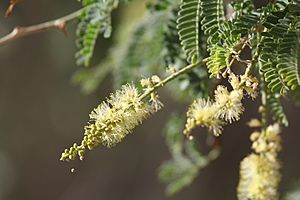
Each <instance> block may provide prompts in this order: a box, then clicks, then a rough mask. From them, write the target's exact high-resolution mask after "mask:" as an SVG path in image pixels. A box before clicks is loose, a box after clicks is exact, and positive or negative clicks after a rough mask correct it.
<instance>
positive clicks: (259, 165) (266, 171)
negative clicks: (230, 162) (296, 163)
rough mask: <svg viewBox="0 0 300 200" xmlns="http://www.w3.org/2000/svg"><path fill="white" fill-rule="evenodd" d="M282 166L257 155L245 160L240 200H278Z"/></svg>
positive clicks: (241, 166)
mask: <svg viewBox="0 0 300 200" xmlns="http://www.w3.org/2000/svg"><path fill="white" fill-rule="evenodd" d="M279 168H280V164H279V163H278V161H277V160H276V159H275V160H273V161H271V160H269V159H267V158H265V157H263V156H260V155H256V154H251V155H249V156H247V157H246V158H244V159H243V160H242V162H241V165H240V182H239V185H238V189H237V190H238V199H239V200H246V199H247V200H266V199H270V200H277V199H278V190H277V187H278V184H279V181H280V178H281V175H280V173H279Z"/></svg>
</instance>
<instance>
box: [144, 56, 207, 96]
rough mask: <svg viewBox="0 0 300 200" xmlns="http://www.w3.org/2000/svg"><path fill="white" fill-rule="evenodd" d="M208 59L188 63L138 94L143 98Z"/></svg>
mask: <svg viewBox="0 0 300 200" xmlns="http://www.w3.org/2000/svg"><path fill="white" fill-rule="evenodd" d="M207 61H208V58H205V59H203V60H202V61H199V62H196V63H194V64H190V65H188V66H186V67H184V68H182V69H180V70H179V71H177V72H175V73H173V74H171V75H170V76H168V77H167V78H165V79H164V80H162V81H161V82H159V83H157V84H156V85H154V86H153V87H151V88H150V89H148V90H146V91H145V93H143V94H142V95H141V96H140V99H144V98H146V97H147V96H149V95H150V94H152V93H153V92H155V91H156V90H157V89H159V88H161V87H162V86H164V85H165V84H166V83H168V82H170V81H172V80H174V79H175V78H177V77H178V76H180V75H182V74H185V73H187V72H189V71H191V70H192V69H194V68H196V67H198V66H200V65H203V64H205V63H206V62H207Z"/></svg>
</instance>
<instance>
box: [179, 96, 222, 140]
mask: <svg viewBox="0 0 300 200" xmlns="http://www.w3.org/2000/svg"><path fill="white" fill-rule="evenodd" d="M217 112H218V107H217V106H216V104H214V103H212V102H211V101H210V100H205V99H198V100H196V101H194V103H193V104H192V105H191V106H190V108H189V110H188V112H187V123H186V125H185V130H184V134H185V135H189V134H190V132H191V131H192V129H193V128H195V127H196V126H203V127H207V128H208V129H209V130H211V131H212V132H213V134H214V135H220V134H221V133H222V125H223V122H222V121H221V120H220V119H219V118H218V115H217Z"/></svg>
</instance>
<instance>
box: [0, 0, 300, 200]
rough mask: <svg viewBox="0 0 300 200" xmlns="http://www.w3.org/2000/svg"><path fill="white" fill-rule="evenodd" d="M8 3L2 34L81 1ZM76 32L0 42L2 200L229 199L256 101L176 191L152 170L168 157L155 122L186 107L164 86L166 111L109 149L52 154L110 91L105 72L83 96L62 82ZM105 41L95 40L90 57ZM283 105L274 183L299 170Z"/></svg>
mask: <svg viewBox="0 0 300 200" xmlns="http://www.w3.org/2000/svg"><path fill="white" fill-rule="evenodd" d="M7 5H8V0H5V1H1V3H0V16H1V17H0V35H4V34H6V33H8V32H9V31H10V30H11V29H12V28H13V27H14V26H16V25H30V24H35V23H39V22H43V21H46V20H48V19H55V18H57V17H59V16H63V15H65V14H67V13H69V12H72V11H74V10H76V9H77V8H79V7H80V5H79V3H78V2H76V1H71V0H68V1H59V0H39V1H37V0H36V1H30V0H25V1H23V2H22V3H21V4H19V5H18V6H17V8H16V10H15V11H14V13H13V14H12V16H11V17H10V18H7V19H5V18H4V17H2V16H3V15H4V11H5V8H6V7H7ZM114 23H115V24H117V23H118V16H117V15H116V16H115V22H114ZM74 31H75V23H73V24H72V25H69V26H68V32H69V35H68V37H65V36H64V35H63V34H61V33H59V32H57V31H49V32H47V33H42V34H38V35H35V36H31V37H27V38H24V39H20V40H17V41H14V42H11V43H9V44H8V45H6V46H2V47H0V200H77V199H78V200H79V199H80V200H82V199H87V200H163V199H174V200H175V199H176V200H186V199H188V200H196V199H197V200H199V199H203V200H233V199H236V198H235V187H236V185H237V182H238V173H239V172H238V167H239V161H240V160H241V159H242V158H243V157H244V156H245V155H246V154H247V153H248V152H250V150H249V149H250V148H249V147H250V143H249V140H248V137H249V134H250V130H248V129H247V127H246V125H245V122H246V119H249V118H252V117H255V116H256V114H255V113H256V109H257V105H256V104H257V102H256V103H251V104H250V102H251V101H249V100H247V101H246V103H247V104H248V106H247V108H246V113H245V115H244V116H243V117H242V120H241V123H237V124H233V125H231V126H228V127H226V129H225V133H224V135H223V137H222V140H223V152H222V154H221V156H220V158H219V159H218V160H216V161H215V162H213V163H212V164H211V165H210V166H209V167H207V168H205V169H204V170H203V171H202V173H201V174H200V176H199V177H198V178H197V179H196V181H195V182H194V183H193V184H192V185H191V186H190V187H189V188H187V189H185V190H184V191H182V192H180V193H179V194H178V195H176V196H175V197H171V198H167V197H165V195H164V185H163V184H162V183H161V182H160V181H159V180H158V178H157V168H158V166H159V165H160V163H161V162H162V161H163V160H166V159H168V158H169V156H170V155H169V154H168V151H167V148H166V146H165V142H164V138H163V136H162V134H161V129H162V127H163V125H164V122H165V120H166V118H167V116H168V114H169V113H170V112H171V111H172V110H178V111H181V112H182V113H183V114H184V112H185V105H180V106H179V105H177V104H175V103H174V102H172V101H170V100H168V94H167V93H166V94H165V95H164V96H165V98H164V102H165V105H166V106H165V109H164V110H163V111H161V112H159V113H158V114H156V115H155V116H153V117H152V118H151V119H149V120H147V121H146V122H145V123H144V124H143V125H142V126H140V127H139V128H137V129H136V130H135V132H134V134H132V135H130V136H129V137H127V138H126V140H125V141H124V142H123V143H121V144H120V145H118V146H117V147H116V148H113V149H109V150H108V149H105V148H102V147H100V148H97V149H95V150H94V151H93V152H91V153H89V154H88V156H87V157H86V160H85V161H83V162H74V163H63V162H60V161H59V157H60V153H61V152H62V150H63V149H64V148H65V147H68V146H69V145H71V144H72V142H74V141H79V140H80V139H81V134H82V127H83V125H84V124H85V123H86V121H87V120H88V113H89V112H90V110H91V109H92V108H93V107H95V106H96V105H97V104H98V103H99V102H100V101H101V100H103V99H104V97H105V96H107V94H108V93H109V92H110V91H111V78H109V77H108V78H107V80H106V81H105V84H102V86H101V87H100V88H99V89H98V90H97V92H95V93H94V94H92V95H87V96H84V95H83V94H81V93H80V90H79V88H78V87H75V86H73V85H72V84H71V83H70V77H71V75H72V73H74V72H75V71H76V69H78V66H76V65H75V59H74V53H75V51H76V47H75V43H74V37H75V36H74ZM109 44H110V41H109V40H103V39H99V41H98V46H97V49H96V52H95V62H97V61H99V60H100V59H101V57H103V56H104V55H105V54H106V50H107V48H108V45H109ZM168 101H170V102H168ZM167 102H168V103H167ZM286 111H287V115H288V117H289V118H290V127H289V128H286V129H284V135H283V137H284V141H283V143H284V144H283V145H284V149H283V153H282V155H281V160H282V161H283V163H284V164H283V169H282V172H283V181H282V184H281V190H282V191H286V190H287V189H288V187H289V184H290V183H291V181H293V180H296V179H297V178H298V177H300V170H299V168H300V160H299V153H300V145H299V144H300V143H299V140H300V134H299V129H300V123H299V114H298V112H299V109H298V108H296V107H295V106H293V105H292V103H291V102H287V106H286ZM72 167H74V168H75V173H73V174H72V173H71V172H70V169H71V168H72Z"/></svg>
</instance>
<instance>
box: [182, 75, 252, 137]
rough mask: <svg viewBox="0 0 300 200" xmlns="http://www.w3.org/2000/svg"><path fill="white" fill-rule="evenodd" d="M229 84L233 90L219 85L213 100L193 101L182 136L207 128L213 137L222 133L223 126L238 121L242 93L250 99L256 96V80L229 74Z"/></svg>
mask: <svg viewBox="0 0 300 200" xmlns="http://www.w3.org/2000/svg"><path fill="white" fill-rule="evenodd" d="M229 82H230V84H231V86H232V88H233V90H231V91H228V89H227V88H226V87H225V86H223V85H219V86H218V87H217V89H216V90H215V96H214V97H215V100H214V101H212V100H209V99H208V100H205V99H198V100H195V101H194V102H193V103H192V105H191V106H190V108H189V110H188V112H187V122H186V125H185V130H184V134H185V135H189V134H190V133H191V131H192V129H193V128H195V127H196V126H203V127H207V128H208V129H209V130H210V131H211V132H212V133H213V134H214V135H216V136H218V135H220V134H221V133H222V130H223V127H222V126H223V125H225V124H227V123H230V124H231V123H232V122H234V121H237V120H239V119H240V115H241V114H242V113H243V112H244V107H243V104H242V99H243V97H244V91H245V93H246V94H248V95H250V96H251V97H252V98H255V96H256V90H257V80H256V79H255V78H252V77H245V76H236V75H234V74H231V76H230V78H229Z"/></svg>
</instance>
